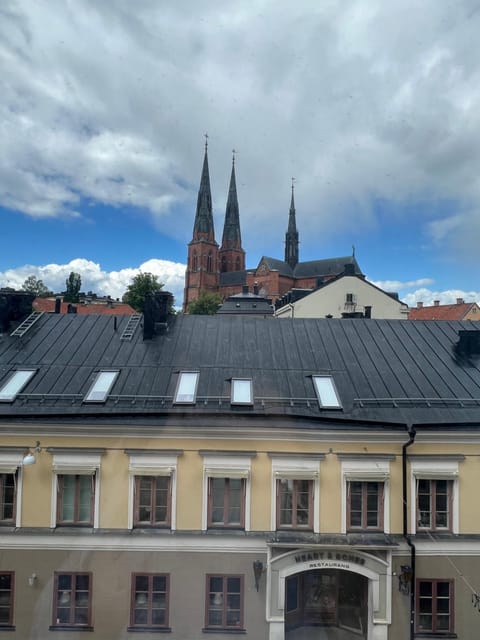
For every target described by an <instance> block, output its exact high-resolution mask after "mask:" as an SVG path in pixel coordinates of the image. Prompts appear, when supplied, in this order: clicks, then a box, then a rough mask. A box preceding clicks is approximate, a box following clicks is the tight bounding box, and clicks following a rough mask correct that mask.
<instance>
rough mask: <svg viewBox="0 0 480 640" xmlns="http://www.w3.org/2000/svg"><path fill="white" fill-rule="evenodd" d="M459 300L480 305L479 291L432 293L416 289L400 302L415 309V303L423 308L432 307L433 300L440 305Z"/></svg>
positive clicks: (455, 290)
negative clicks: (420, 304)
mask: <svg viewBox="0 0 480 640" xmlns="http://www.w3.org/2000/svg"><path fill="white" fill-rule="evenodd" d="M459 298H462V300H464V301H465V302H477V303H478V304H480V291H462V290H461V289H450V290H447V291H432V290H430V289H417V290H416V291H413V292H411V293H408V294H407V295H405V296H404V297H403V298H402V300H403V302H406V303H407V304H408V306H409V307H416V306H417V302H423V304H424V306H426V307H428V306H432V305H433V303H434V301H435V300H439V301H440V304H455V303H456V302H457V300H458V299H459Z"/></svg>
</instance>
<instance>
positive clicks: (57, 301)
mask: <svg viewBox="0 0 480 640" xmlns="http://www.w3.org/2000/svg"><path fill="white" fill-rule="evenodd" d="M61 312H62V299H61V298H55V313H61Z"/></svg>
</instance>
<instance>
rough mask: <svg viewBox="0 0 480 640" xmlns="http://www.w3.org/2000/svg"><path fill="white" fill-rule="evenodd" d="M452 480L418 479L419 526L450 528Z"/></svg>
mask: <svg viewBox="0 0 480 640" xmlns="http://www.w3.org/2000/svg"><path fill="white" fill-rule="evenodd" d="M451 500H452V481H451V480H427V479H421V478H420V479H418V480H417V526H418V528H419V529H428V530H430V531H436V530H442V529H443V530H450V529H451V527H452V524H451V511H452V510H451V506H450V504H451Z"/></svg>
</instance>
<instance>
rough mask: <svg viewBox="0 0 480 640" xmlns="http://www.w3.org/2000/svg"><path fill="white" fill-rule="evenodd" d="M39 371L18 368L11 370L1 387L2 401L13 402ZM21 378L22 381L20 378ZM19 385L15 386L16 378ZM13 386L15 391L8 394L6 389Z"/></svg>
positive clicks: (0, 397)
mask: <svg viewBox="0 0 480 640" xmlns="http://www.w3.org/2000/svg"><path fill="white" fill-rule="evenodd" d="M36 373H37V370H36V369H16V370H15V371H12V372H11V375H10V376H9V378H8V379H7V380H4V381H3V383H2V386H1V387H0V402H13V401H14V400H15V398H16V397H17V396H18V394H19V393H20V392H21V391H22V390H23V389H24V388H25V387H26V386H27V384H28V383H29V382H30V380H31V379H32V378H33V376H34V375H35V374H36ZM18 378H20V381H19V380H18ZM16 379H17V385H16V386H15V380H16ZM10 386H13V391H12V392H11V393H9V394H6V393H5V391H6V390H7V389H8V388H9V387H10Z"/></svg>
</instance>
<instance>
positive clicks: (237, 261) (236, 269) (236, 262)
mask: <svg viewBox="0 0 480 640" xmlns="http://www.w3.org/2000/svg"><path fill="white" fill-rule="evenodd" d="M241 267H242V263H241V262H240V256H237V259H236V260H235V271H240V270H241Z"/></svg>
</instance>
